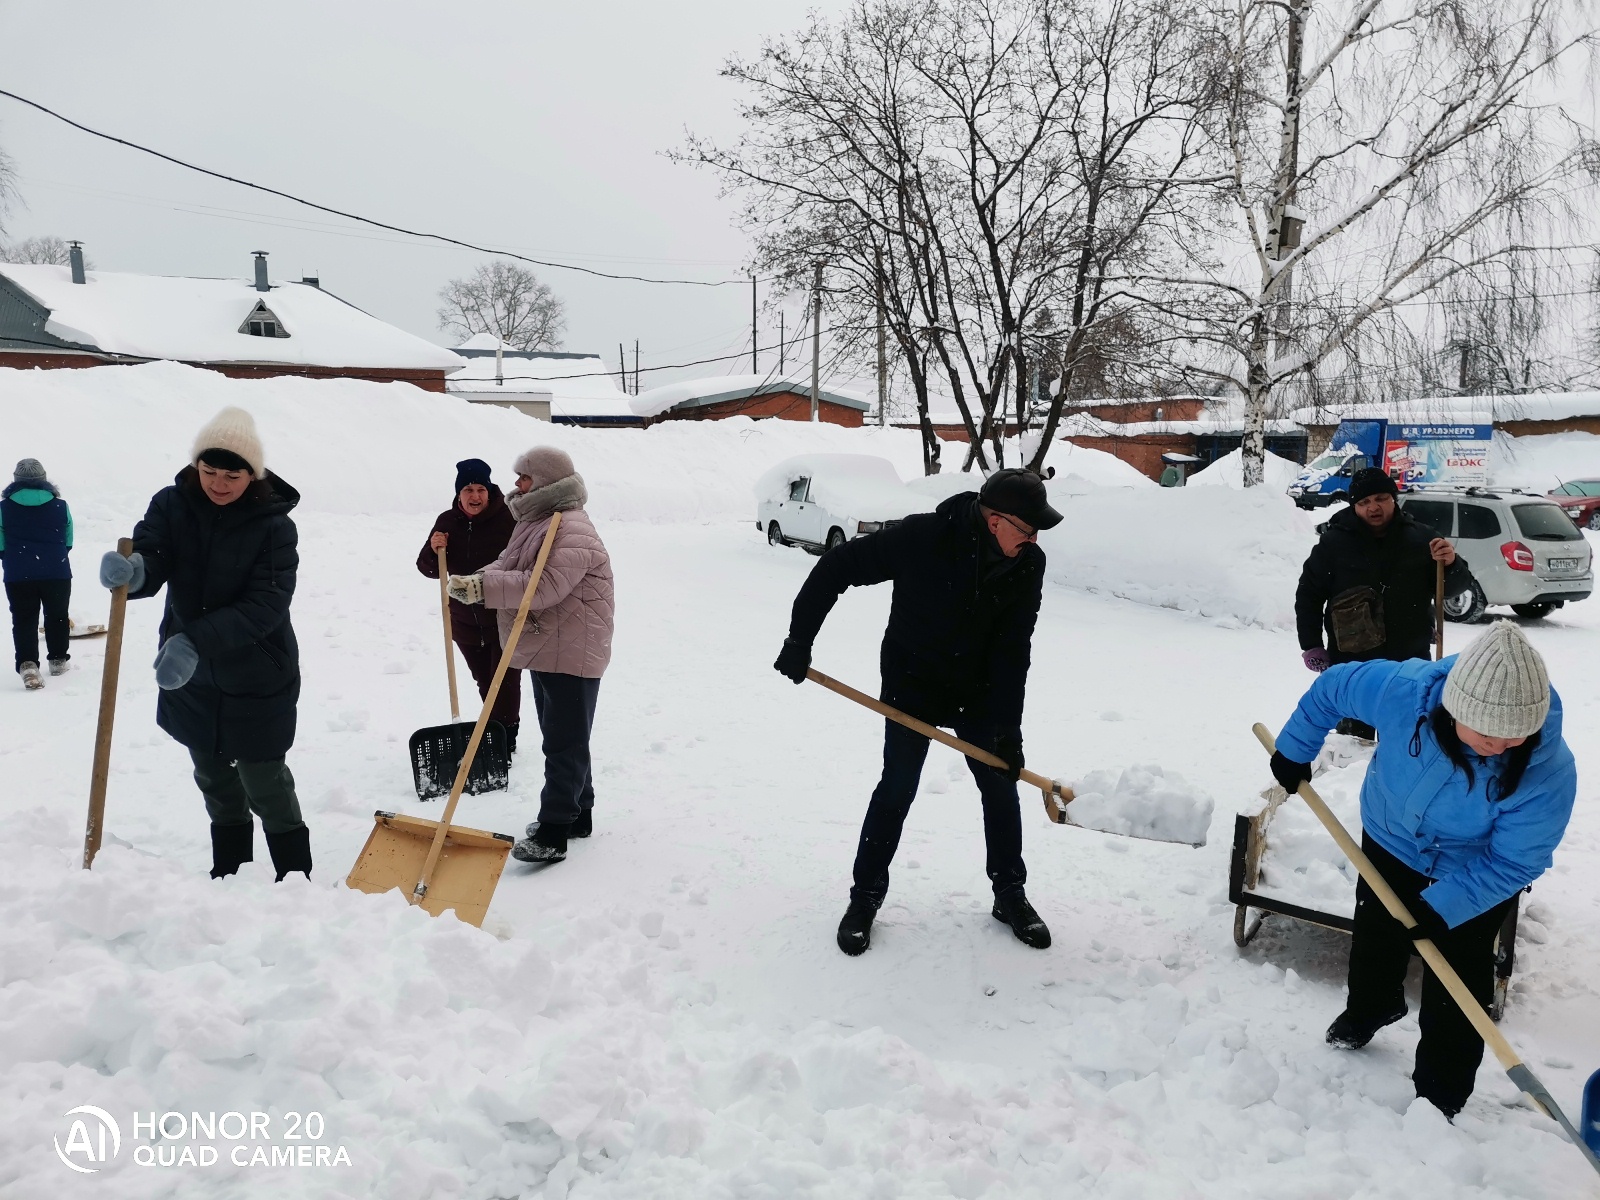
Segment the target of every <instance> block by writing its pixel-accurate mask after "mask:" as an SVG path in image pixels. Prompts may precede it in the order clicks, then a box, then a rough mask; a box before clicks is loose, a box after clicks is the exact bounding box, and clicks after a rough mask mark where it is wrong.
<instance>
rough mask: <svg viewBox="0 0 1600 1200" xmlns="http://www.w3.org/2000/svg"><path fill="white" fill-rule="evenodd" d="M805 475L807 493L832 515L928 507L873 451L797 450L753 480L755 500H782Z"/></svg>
mask: <svg viewBox="0 0 1600 1200" xmlns="http://www.w3.org/2000/svg"><path fill="white" fill-rule="evenodd" d="M798 479H809V480H810V481H811V487H810V490H809V492H808V494H809V495H810V497H811V499H812V500H814V501H816V503H818V504H820V505H822V507H823V508H825V509H827V510H828V511H829V512H830V513H831V514H832V515H833V516H835V517H840V518H843V517H846V516H849V517H853V518H856V519H858V520H866V521H898V520H901V519H902V518H904V517H906V516H909V515H910V514H911V513H914V512H926V511H928V510H929V509H931V508H932V507H933V504H932V503H930V502H929V501H928V498H927V497H926V496H925V495H923V494H921V493H920V492H915V491H909V490H908V489H907V488H906V486H905V485H904V484H903V483H901V481H900V476H899V474H897V473H896V471H895V469H894V464H893V463H891V462H890V461H889V460H888V459H886V458H879V457H877V456H876V455H873V454H797V455H795V456H794V457H793V458H786V459H784V460H783V461H782V462H781V463H779V464H778V465H777V466H775V467H773V468H772V469H771V470H769V471H766V472H765V473H764V474H763V475H762V476H761V478H760V479H758V480H757V481H756V486H755V488H754V489H753V490H754V492H755V497H756V500H757V502H758V503H759V502H761V501H765V500H782V499H785V498H786V497H787V496H788V494H789V485H790V484H792V483H794V482H795V481H796V480H798Z"/></svg>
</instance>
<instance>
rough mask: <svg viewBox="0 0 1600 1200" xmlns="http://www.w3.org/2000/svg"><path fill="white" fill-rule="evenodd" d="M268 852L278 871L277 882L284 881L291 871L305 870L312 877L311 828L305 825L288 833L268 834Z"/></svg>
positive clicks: (308, 876)
mask: <svg viewBox="0 0 1600 1200" xmlns="http://www.w3.org/2000/svg"><path fill="white" fill-rule="evenodd" d="M267 852H268V853H269V854H271V855H272V865H273V867H274V868H275V869H276V870H277V872H278V879H277V882H279V883H282V882H283V877H284V876H285V875H287V874H288V873H289V872H290V871H304V872H305V875H306V878H307V879H310V878H311V830H309V829H307V828H306V827H305V826H304V825H302V826H300V828H298V829H291V830H289V831H288V832H287V833H269V834H267Z"/></svg>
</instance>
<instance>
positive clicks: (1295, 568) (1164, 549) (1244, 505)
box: [1039, 481, 1315, 629]
mask: <svg viewBox="0 0 1600 1200" xmlns="http://www.w3.org/2000/svg"><path fill="white" fill-rule="evenodd" d="M1057 482H1059V481H1057ZM1052 494H1054V493H1052ZM1056 507H1057V508H1059V509H1060V510H1061V512H1062V513H1063V514H1064V515H1065V517H1066V520H1064V521H1063V522H1062V523H1061V524H1060V525H1058V526H1057V527H1056V528H1055V529H1052V530H1049V531H1048V532H1046V533H1044V534H1043V535H1041V537H1040V539H1039V541H1040V545H1042V546H1043V547H1044V549H1045V552H1046V554H1047V556H1048V558H1049V566H1048V578H1049V579H1050V580H1051V581H1052V582H1054V583H1059V584H1063V585H1065V586H1067V587H1074V588H1083V589H1085V590H1087V591H1092V592H1104V593H1108V594H1110V595H1113V596H1118V597H1121V598H1122V599H1125V600H1133V601H1137V602H1138V603H1140V604H1153V605H1157V606H1159V607H1162V608H1173V609H1181V610H1183V611H1185V612H1190V613H1194V614H1196V615H1199V616H1202V617H1206V618H1207V619H1209V620H1213V621H1220V622H1222V623H1224V624H1230V625H1256V626H1263V627H1265V628H1268V629H1292V628H1293V627H1294V591H1295V586H1296V584H1297V583H1298V581H1299V578H1300V568H1301V566H1302V564H1304V562H1305V558H1306V555H1307V554H1309V553H1310V552H1311V547H1312V544H1313V543H1314V541H1315V534H1314V532H1313V529H1312V522H1311V520H1310V519H1309V518H1308V517H1307V516H1306V514H1304V513H1302V512H1301V511H1299V510H1298V509H1296V508H1295V506H1294V504H1293V503H1292V502H1291V501H1290V500H1289V498H1288V497H1287V496H1285V495H1284V494H1283V493H1282V492H1281V491H1277V490H1274V489H1270V488H1249V489H1247V490H1243V491H1237V490H1235V489H1233V488H1227V487H1209V488H1145V489H1131V490H1123V489H1110V488H1104V489H1096V490H1094V491H1091V492H1088V493H1086V494H1083V495H1079V496H1075V497H1072V496H1069V497H1068V498H1067V499H1065V500H1063V501H1060V502H1058V503H1057V504H1056Z"/></svg>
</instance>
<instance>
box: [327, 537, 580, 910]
mask: <svg viewBox="0 0 1600 1200" xmlns="http://www.w3.org/2000/svg"><path fill="white" fill-rule="evenodd" d="M560 525H561V514H560V513H556V514H554V515H553V516H552V517H551V518H550V529H549V531H548V532H546V533H545V535H544V544H543V545H541V546H540V547H539V557H538V558H537V559H536V560H535V561H534V564H533V573H532V574H531V575H529V576H528V586H527V587H526V588H525V589H523V592H522V603H521V604H520V605H519V606H518V608H517V618H516V620H515V621H513V622H512V624H511V636H510V637H509V638H507V639H506V645H505V649H504V650H502V651H501V652H500V665H499V666H497V667H496V668H495V670H494V681H493V682H492V683H490V684H489V694H488V695H487V696H485V697H484V699H483V711H482V712H481V713H479V714H478V723H477V724H476V725H474V726H473V729H472V737H471V738H470V739H468V741H467V747H466V751H465V753H463V754H462V756H461V762H460V765H459V766H457V767H456V778H455V783H454V784H452V785H451V787H450V799H449V800H448V801H447V802H446V803H445V806H444V812H443V813H442V814H440V817H439V820H437V821H427V820H424V819H422V818H421V817H408V816H403V815H398V814H396V813H391V812H382V811H379V812H377V813H374V814H373V826H372V832H371V833H370V834H368V835H367V844H366V845H365V846H363V847H362V848H361V856H360V857H359V858H357V859H356V865H355V866H353V867H351V868H350V874H349V876H348V877H346V879H345V885H346V886H347V887H352V888H355V889H357V890H358V891H363V892H373V893H378V892H387V891H388V890H389V889H391V888H401V889H408V890H407V897H408V899H409V900H410V902H411V903H412V904H416V905H419V906H421V907H422V908H423V909H425V910H426V911H427V912H429V913H431V914H432V915H433V916H436V917H437V916H438V915H439V914H440V913H442V912H444V911H445V909H447V908H453V909H455V913H456V916H457V917H459V918H460V919H461V920H463V921H465V922H466V923H467V924H468V925H480V926H481V925H482V924H483V918H484V915H485V914H486V913H487V912H488V911H489V901H490V900H491V899H493V898H494V889H495V885H496V884H498V883H499V882H500V873H501V872H502V871H504V870H505V867H506V855H508V854H510V853H511V847H512V845H513V843H515V841H516V839H515V838H513V837H512V836H511V835H510V834H505V833H490V832H488V831H487V830H483V829H466V828H463V827H462V826H460V825H456V826H452V825H451V824H450V818H452V817H454V816H455V815H456V805H457V803H459V802H460V800H461V793H462V792H463V791H465V790H466V786H467V777H468V775H470V774H471V772H472V760H473V759H474V757H476V755H477V753H478V748H479V746H480V745H482V743H483V734H484V730H485V729H486V728H487V727H488V725H489V710H490V709H492V708H493V707H494V701H495V697H496V696H498V695H499V694H500V684H501V683H502V682H504V680H505V677H506V672H507V671H508V670H510V668H511V656H512V654H514V653H515V652H516V649H517V641H518V640H519V639H520V638H521V637H522V627H523V626H524V625H526V624H527V623H528V609H529V608H530V607H531V606H532V604H533V594H534V592H535V591H537V590H538V587H539V577H540V576H541V575H543V574H544V564H545V562H546V560H547V559H549V557H550V547H551V546H552V545H553V544H554V543H555V538H556V529H557V528H559V526H560Z"/></svg>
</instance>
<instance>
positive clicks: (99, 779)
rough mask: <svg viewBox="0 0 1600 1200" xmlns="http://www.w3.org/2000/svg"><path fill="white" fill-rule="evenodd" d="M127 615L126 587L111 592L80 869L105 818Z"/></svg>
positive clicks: (127, 548) (96, 846) (94, 850)
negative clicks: (98, 717) (109, 616)
mask: <svg viewBox="0 0 1600 1200" xmlns="http://www.w3.org/2000/svg"><path fill="white" fill-rule="evenodd" d="M117 553H118V554H120V555H122V557H123V558H129V557H131V556H132V555H133V539H132V538H119V539H117ZM127 612H128V588H127V585H123V586H122V587H116V588H112V589H111V618H110V620H109V621H107V622H106V661H105V666H104V667H102V668H101V671H100V719H99V722H98V723H97V725H96V726H95V733H94V767H93V768H92V769H91V770H90V772H89V819H88V821H87V823H86V824H85V825H84V830H83V869H84V870H85V871H87V870H88V869H89V868H90V867H92V866H94V856H95V855H96V854H98V853H100V838H101V835H102V834H103V833H104V826H105V817H106V780H107V779H108V778H109V776H110V774H111V729H112V726H113V725H114V724H115V723H116V718H117V677H118V676H119V675H120V674H121V669H122V626H123V621H124V619H125V618H126V616H127Z"/></svg>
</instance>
